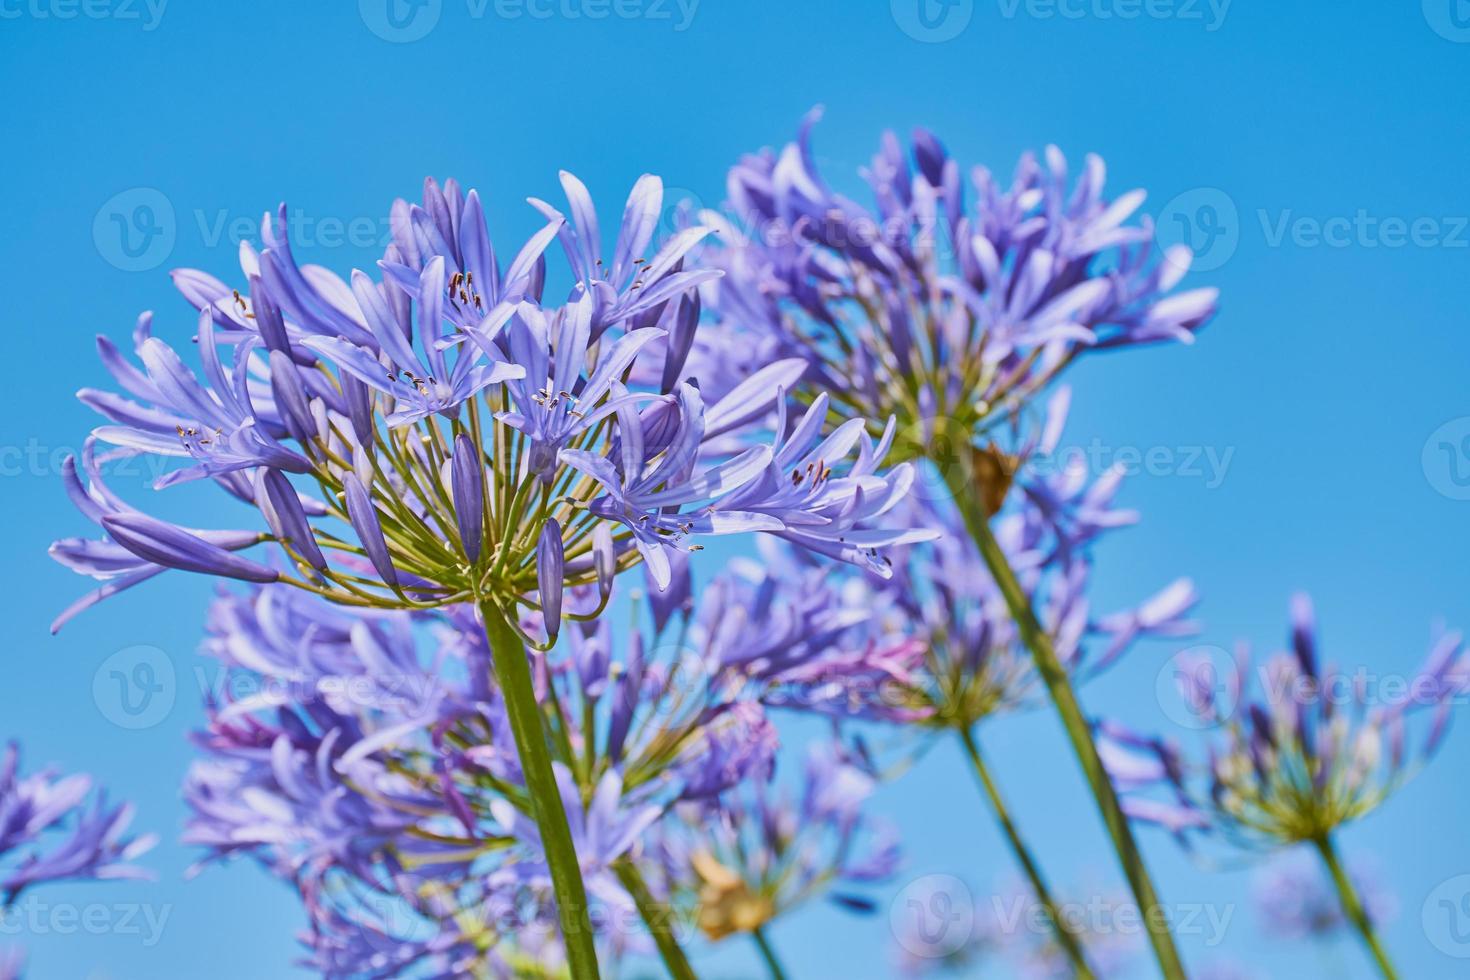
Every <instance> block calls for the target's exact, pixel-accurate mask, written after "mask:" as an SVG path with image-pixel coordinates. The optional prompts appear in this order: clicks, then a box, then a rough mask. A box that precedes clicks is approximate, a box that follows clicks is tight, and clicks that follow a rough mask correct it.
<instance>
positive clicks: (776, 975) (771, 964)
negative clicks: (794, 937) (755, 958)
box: [750, 928, 786, 980]
mask: <svg viewBox="0 0 1470 980" xmlns="http://www.w3.org/2000/svg"><path fill="white" fill-rule="evenodd" d="M750 935H751V937H752V938H754V939H755V945H756V948H757V949H759V950H760V951H761V959H762V960H764V961H765V964H766V972H767V973H769V974H770V976H771V980H786V971H785V970H783V969H782V968H781V960H780V959H779V958H777V956H776V948H775V947H774V946H772V945H771V940H770V939H769V938H767V937H766V931H765V930H764V929H761V928H756V929H755V930H753V931H752V932H751V934H750Z"/></svg>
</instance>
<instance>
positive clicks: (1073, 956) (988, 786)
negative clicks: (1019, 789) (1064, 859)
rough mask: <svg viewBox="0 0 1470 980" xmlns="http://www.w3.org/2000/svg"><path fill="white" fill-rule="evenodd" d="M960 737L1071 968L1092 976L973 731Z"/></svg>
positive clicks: (1084, 979) (1083, 979)
mask: <svg viewBox="0 0 1470 980" xmlns="http://www.w3.org/2000/svg"><path fill="white" fill-rule="evenodd" d="M957 731H958V732H959V736H960V741H961V742H962V743H964V746H965V753H966V754H967V755H968V756H969V757H970V764H971V765H972V766H973V767H974V769H975V775H976V777H978V778H979V780H980V788H981V789H983V790H984V791H985V796H986V797H987V798H988V799H989V800H990V808H991V809H992V810H993V811H994V812H995V818H996V820H997V821H999V822H1000V829H1001V830H1002V831H1003V832H1004V833H1005V835H1006V840H1007V841H1009V842H1010V845H1011V851H1012V852H1013V853H1014V854H1015V856H1016V861H1017V862H1019V863H1020V865H1021V870H1022V871H1024V872H1025V873H1026V878H1027V879H1028V880H1029V881H1030V882H1031V890H1032V891H1033V892H1035V893H1036V899H1037V901H1039V902H1041V904H1042V906H1043V907H1045V909H1046V914H1047V915H1048V916H1050V917H1051V924H1052V929H1053V931H1055V932H1056V936H1057V942H1058V944H1060V945H1061V947H1062V950H1063V951H1064V952H1065V953H1066V954H1067V958H1068V959H1069V960H1071V961H1072V971H1073V973H1075V974H1076V976H1077V977H1078V978H1079V980H1093V978H1094V974H1093V972H1092V970H1091V969H1090V968H1089V967H1088V965H1087V957H1086V956H1085V955H1084V954H1083V952H1082V944H1081V942H1079V939H1078V936H1077V935H1076V934H1075V933H1074V932H1072V930H1071V929H1070V928H1068V927H1067V923H1066V922H1065V920H1063V918H1062V915H1061V912H1060V910H1058V908H1057V905H1056V902H1055V901H1053V900H1052V897H1051V891H1050V890H1049V889H1048V888H1047V887H1046V880H1045V879H1044V878H1042V876H1041V869H1040V868H1039V867H1037V865H1036V861H1035V859H1034V858H1033V857H1032V856H1031V850H1030V848H1028V847H1027V846H1026V842H1025V841H1024V840H1022V839H1021V832H1020V831H1019V830H1018V829H1017V828H1016V825H1015V823H1014V822H1013V821H1012V820H1011V815H1010V811H1009V810H1007V809H1006V805H1005V800H1003V799H1002V798H1001V795H1000V788H999V787H998V786H996V784H995V780H994V778H992V777H991V775H990V767H989V766H987V765H986V764H985V760H984V759H982V758H981V756H980V746H979V745H977V744H976V742H975V735H974V733H973V732H971V731H970V729H968V728H959V729H957Z"/></svg>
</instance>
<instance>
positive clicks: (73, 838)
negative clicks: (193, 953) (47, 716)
mask: <svg viewBox="0 0 1470 980" xmlns="http://www.w3.org/2000/svg"><path fill="white" fill-rule="evenodd" d="M132 820H133V807H132V805H131V804H126V803H124V804H117V805H110V804H109V803H108V802H107V795H106V794H105V793H104V792H101V791H97V792H95V793H94V792H93V784H92V779H91V777H90V776H84V775H71V776H62V775H60V774H59V773H58V772H57V771H55V770H53V769H45V770H41V771H39V772H33V773H31V774H29V775H25V774H22V773H21V771H20V747H19V746H18V745H17V744H15V743H14V742H12V743H11V744H10V745H9V746H8V747H7V748H6V749H5V752H4V755H3V756H0V922H3V921H4V919H5V916H6V914H7V913H8V912H9V910H10V908H11V906H13V905H14V904H15V903H16V902H17V901H18V900H19V899H20V898H21V896H22V894H23V893H25V892H26V891H27V890H29V889H31V888H33V887H35V886H38V885H44V884H47V883H50V882H58V881H117V880H128V879H131V880H137V879H146V878H150V877H152V875H151V874H150V873H149V872H148V871H146V870H145V869H143V868H141V867H140V866H138V865H137V864H135V863H134V861H135V860H136V859H137V858H139V857H141V856H142V855H143V854H145V853H147V852H148V851H149V850H150V849H151V848H152V847H153V845H154V843H156V840H157V839H156V838H155V837H153V836H152V835H144V836H133V835H130V834H129V833H128V827H129V825H130V824H131V823H132ZM25 963H26V956H25V951H24V950H23V949H20V948H19V947H6V948H0V977H3V978H6V980H18V978H19V977H20V976H21V975H22V974H23V973H24V970H25Z"/></svg>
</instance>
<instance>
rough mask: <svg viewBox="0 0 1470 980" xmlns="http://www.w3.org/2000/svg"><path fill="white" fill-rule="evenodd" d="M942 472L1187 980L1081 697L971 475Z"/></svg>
mask: <svg viewBox="0 0 1470 980" xmlns="http://www.w3.org/2000/svg"><path fill="white" fill-rule="evenodd" d="M943 469H944V478H945V482H946V483H947V484H948V486H949V489H950V492H951V493H952V494H953V495H954V500H955V504H956V506H958V507H959V509H960V514H961V516H963V517H964V520H965V526H966V527H967V528H968V529H969V531H970V536H971V537H973V538H974V539H975V545H976V547H977V548H979V549H980V555H981V557H982V558H984V560H985V565H986V567H987V568H988V569H989V570H990V574H991V577H992V578H994V579H995V584H996V586H997V587H998V588H999V589H1000V591H1001V595H1002V596H1004V597H1005V602H1006V608H1007V609H1009V610H1010V614H1011V618H1012V619H1013V620H1015V623H1016V629H1017V631H1018V632H1019V633H1020V636H1021V641H1022V642H1023V643H1025V645H1026V648H1027V649H1028V650H1030V651H1031V658H1032V660H1033V661H1034V662H1035V664H1036V671H1037V673H1038V674H1040V675H1041V680H1042V683H1043V684H1045V685H1046V689H1047V692H1048V693H1049V694H1050V695H1051V700H1052V703H1053V704H1054V705H1055V706H1056V710H1057V714H1058V716H1059V717H1060V718H1061V722H1062V727H1063V728H1064V729H1065V730H1066V733H1067V738H1068V740H1069V741H1070V742H1071V743H1072V750H1073V751H1074V752H1075V753H1076V755H1077V761H1078V762H1079V763H1080V764H1081V766H1082V772H1083V775H1085V776H1086V777H1087V783H1088V785H1089V786H1090V787H1091V789H1092V795H1093V798H1094V799H1095V800H1096V801H1097V807H1098V810H1100V811H1101V813H1102V817H1103V822H1104V823H1105V824H1106V825H1107V829H1108V835H1109V836H1110V837H1111V838H1112V840H1113V849H1114V850H1115V851H1116V852H1117V854H1118V862H1119V863H1120V864H1121V865H1122V866H1123V873H1124V875H1125V876H1126V877H1127V878H1128V886H1129V888H1130V889H1131V890H1132V892H1133V898H1134V900H1135V901H1136V902H1137V903H1138V908H1139V911H1140V913H1141V914H1142V916H1143V921H1144V923H1145V925H1146V927H1147V929H1148V938H1149V942H1150V943H1151V944H1152V946H1153V950H1154V956H1155V958H1156V959H1157V960H1158V962H1159V969H1160V970H1161V971H1162V972H1163V975H1164V977H1165V978H1166V980H1185V973H1184V964H1183V962H1182V961H1181V960H1180V958H1179V951H1178V950H1177V949H1175V948H1174V937H1173V936H1172V935H1170V933H1169V925H1168V917H1167V913H1166V911H1165V909H1164V908H1163V906H1162V905H1160V904H1159V899H1158V894H1157V893H1156V892H1155V891H1154V885H1153V881H1152V880H1151V879H1150V878H1149V875H1148V869H1147V868H1145V867H1144V864H1143V855H1142V854H1141V853H1140V852H1139V850H1138V842H1137V841H1135V840H1134V839H1133V830H1132V828H1131V827H1129V825H1128V818H1127V817H1126V816H1124V814H1123V808H1122V806H1121V805H1120V804H1119V802H1118V794H1117V791H1116V790H1115V789H1114V788H1113V781H1112V780H1111V779H1109V778H1108V774H1107V772H1106V771H1105V770H1104V769H1103V764H1102V759H1101V758H1100V757H1099V756H1098V754H1097V745H1096V743H1094V742H1093V739H1092V729H1091V727H1090V726H1089V725H1088V724H1087V717H1086V716H1085V715H1084V714H1083V713H1082V706H1081V704H1079V703H1078V701H1077V693H1076V692H1075V691H1073V690H1072V684H1071V681H1070V680H1069V679H1068V677H1067V672H1066V671H1065V670H1064V669H1063V668H1062V663H1061V660H1060V659H1058V657H1057V653H1056V650H1055V649H1054V648H1053V647H1052V643H1051V637H1050V636H1049V635H1048V634H1047V632H1046V630H1045V629H1043V628H1042V626H1041V623H1040V622H1038V621H1037V619H1036V613H1035V612H1034V611H1033V610H1032V608H1031V600H1030V598H1029V597H1028V596H1027V595H1026V591H1025V589H1023V588H1022V587H1021V583H1020V581H1019V580H1018V579H1017V578H1016V573H1015V572H1014V571H1013V570H1012V569H1011V565H1010V561H1009V559H1007V558H1006V555H1005V552H1004V551H1003V550H1002V549H1001V546H1000V542H998V541H996V540H995V535H994V534H992V533H991V530H990V516H989V515H988V514H987V513H985V508H984V504H983V502H982V501H981V500H980V497H979V494H978V488H977V487H973V486H970V485H969V483H968V477H967V473H968V471H969V469H970V467H968V466H947V467H943Z"/></svg>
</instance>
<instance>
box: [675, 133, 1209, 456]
mask: <svg viewBox="0 0 1470 980" xmlns="http://www.w3.org/2000/svg"><path fill="white" fill-rule="evenodd" d="M819 118H820V111H819V110H814V111H813V112H811V113H810V114H808V116H807V117H806V118H805V119H804V120H803V122H802V126H801V132H800V134H799V136H798V138H797V141H796V142H795V143H791V144H789V145H787V146H785V147H783V148H782V149H781V150H779V151H777V152H772V151H769V150H768V151H764V152H762V153H759V154H754V155H750V156H746V157H745V158H743V159H742V160H741V161H740V163H739V164H737V165H736V166H735V167H734V168H733V169H732V170H731V171H730V174H729V179H728V190H729V208H730V213H729V214H728V215H720V214H713V213H705V214H703V215H701V216H700V220H701V221H702V222H704V223H705V224H706V225H708V226H710V227H713V228H714V229H716V230H717V231H718V232H719V238H720V241H721V242H722V244H723V247H722V248H718V249H712V250H711V252H712V256H711V258H710V261H712V262H714V263H716V264H718V265H719V266H720V267H721V268H722V269H723V270H724V271H725V273H726V274H725V276H724V278H722V279H721V280H719V281H718V282H717V283H710V284H707V286H706V289H705V300H706V305H707V306H710V307H712V308H714V309H715V310H717V312H718V313H719V315H720V316H721V317H722V322H723V331H722V332H716V333H711V334H707V335H702V336H701V337H700V338H699V339H698V340H697V341H696V353H695V355H694V357H693V359H692V362H691V363H692V364H693V365H694V366H695V367H694V369H695V370H697V371H699V372H701V373H704V374H706V375H707V376H708V377H707V378H706V380H707V381H709V382H710V383H714V381H715V378H716V377H717V376H723V377H724V378H726V379H728V382H733V381H734V380H736V379H738V378H739V377H741V376H742V374H748V373H750V372H751V371H752V370H753V368H754V367H757V366H759V365H760V364H761V363H763V362H764V361H766V360H769V359H775V358H788V357H796V358H801V359H802V360H803V361H804V362H805V363H806V365H807V373H806V375H805V378H804V380H805V381H806V383H808V384H809V385H810V386H812V388H814V389H815V390H819V391H826V392H829V393H830V394H831V395H832V397H833V398H834V399H835V400H837V401H838V402H839V403H840V404H842V405H845V406H847V407H848V408H850V409H852V410H853V414H854V415H857V416H860V417H865V418H869V419H883V418H887V417H888V416H890V415H895V416H897V417H898V418H899V419H900V423H901V424H900V438H899V444H898V453H899V455H900V456H901V457H902V458H906V459H907V458H912V457H913V456H915V455H919V454H932V453H931V442H932V440H933V439H934V437H935V434H936V431H935V430H936V427H945V428H947V427H950V426H952V427H953V428H954V430H955V432H956V433H962V434H964V435H963V436H962V437H963V438H969V437H970V435H971V434H973V433H975V432H977V431H978V430H980V429H981V428H983V427H984V425H985V424H986V422H987V420H988V419H989V418H990V416H991V415H992V414H993V413H997V412H1014V411H1015V410H1016V409H1018V408H1019V407H1020V406H1022V405H1024V403H1025V402H1026V401H1027V400H1029V399H1030V398H1031V397H1032V396H1034V395H1035V394H1036V393H1037V392H1039V391H1040V390H1041V389H1042V388H1044V387H1045V386H1046V384H1047V383H1048V382H1050V381H1051V380H1052V379H1054V378H1056V377H1057V376H1058V375H1059V374H1060V373H1061V372H1062V371H1063V370H1064V369H1065V368H1066V367H1067V366H1068V365H1069V364H1070V363H1071V362H1072V361H1074V360H1075V359H1076V358H1077V357H1078V356H1080V355H1081V354H1083V353H1085V352H1087V351H1089V350H1099V349H1107V348H1114V347H1119V346H1127V345H1137V344H1145V343H1151V342H1157V341H1185V342H1188V341H1190V340H1191V339H1192V337H1193V334H1194V332H1195V331H1196V330H1198V329H1199V328H1200V327H1201V326H1202V325H1203V324H1204V323H1205V322H1207V321H1208V320H1209V319H1210V318H1211V316H1212V315H1213V313H1214V311H1215V303H1216V291H1215V290H1213V289H1197V290H1193V291H1188V292H1182V293H1175V292H1173V290H1174V287H1175V286H1176V285H1177V284H1178V282H1179V281H1180V279H1181V278H1182V277H1183V276H1184V274H1185V272H1186V271H1187V270H1188V267H1189V264H1190V261H1191V258H1192V257H1191V254H1190V252H1189V250H1188V249H1187V248H1184V247H1175V248H1173V249H1170V250H1168V251H1167V252H1165V253H1164V254H1163V255H1161V256H1160V255H1157V254H1156V253H1155V250H1154V248H1153V237H1154V234H1153V226H1152V224H1151V222H1150V221H1149V220H1148V219H1147V218H1145V219H1143V220H1142V221H1141V222H1139V223H1137V224H1129V223H1128V222H1129V219H1130V218H1131V217H1132V215H1133V214H1134V213H1135V212H1136V211H1137V210H1138V208H1139V206H1140V205H1141V204H1142V203H1143V199H1144V195H1143V192H1142V191H1133V192H1130V193H1127V194H1124V195H1122V196H1120V197H1117V198H1116V199H1111V200H1110V199H1108V198H1106V197H1105V196H1104V192H1103V179H1104V167H1103V163H1102V161H1101V160H1100V159H1098V158H1097V157H1095V156H1089V157H1088V158H1087V161H1086V164H1085V166H1084V167H1083V170H1082V173H1081V175H1080V176H1079V177H1078V178H1077V180H1076V182H1075V183H1071V177H1070V175H1069V173H1068V168H1067V162H1066V160H1065V159H1064V158H1063V156H1062V154H1061V152H1060V151H1059V150H1057V149H1056V148H1055V147H1048V148H1047V151H1046V153H1045V159H1044V161H1041V162H1039V161H1037V160H1036V159H1035V158H1034V157H1032V156H1031V155H1030V154H1027V155H1026V156H1024V157H1023V158H1022V159H1021V161H1020V163H1019V165H1018V166H1017V168H1016V172H1015V175H1014V177H1013V178H1012V180H1011V182H1010V183H1009V185H1006V184H1004V183H1002V182H1000V181H997V180H996V179H995V177H994V176H993V175H992V174H991V172H990V171H989V170H987V169H985V168H983V167H977V168H975V169H974V170H973V171H971V172H970V173H968V174H966V173H964V172H962V170H961V168H960V165H959V163H958V162H957V161H955V160H954V159H953V158H951V157H950V155H949V153H948V152H947V151H946V150H945V148H944V146H943V145H942V144H941V143H940V142H939V141H938V140H937V139H936V138H935V137H934V136H933V135H931V134H930V133H928V132H926V131H924V130H917V131H916V132H915V134H914V139H913V145H912V148H911V152H906V151H905V149H904V147H903V146H902V145H901V144H900V142H899V140H898V139H897V138H896V137H895V136H894V135H893V134H891V133H890V134H886V135H885V136H884V138H883V142H882V145H881V147H880V149H879V151H878V153H877V155H876V156H875V157H874V158H873V162H872V164H871V166H870V167H869V168H868V169H867V170H866V171H864V173H863V176H864V178H865V179H866V181H867V183H868V184H869V186H870V187H871V189H872V193H873V199H874V203H873V205H872V206H871V207H865V206H864V205H862V204H859V203H857V202H855V201H853V200H851V199H850V198H848V197H846V196H844V195H843V194H841V193H840V192H838V191H836V190H834V189H833V188H832V187H831V186H830V185H829V184H828V183H827V181H826V180H825V179H824V177H823V175H822V174H821V173H819V171H818V168H817V165H816V162H815V157H814V154H813V151H812V146H811V131H812V128H813V126H814V125H815V123H816V121H817V120H818V119H819ZM707 362H710V363H712V365H713V366H712V368H711V370H709V371H705V369H704V365H705V364H706V363H707ZM718 372H722V375H720V374H718ZM945 434H946V435H947V434H948V433H945Z"/></svg>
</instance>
